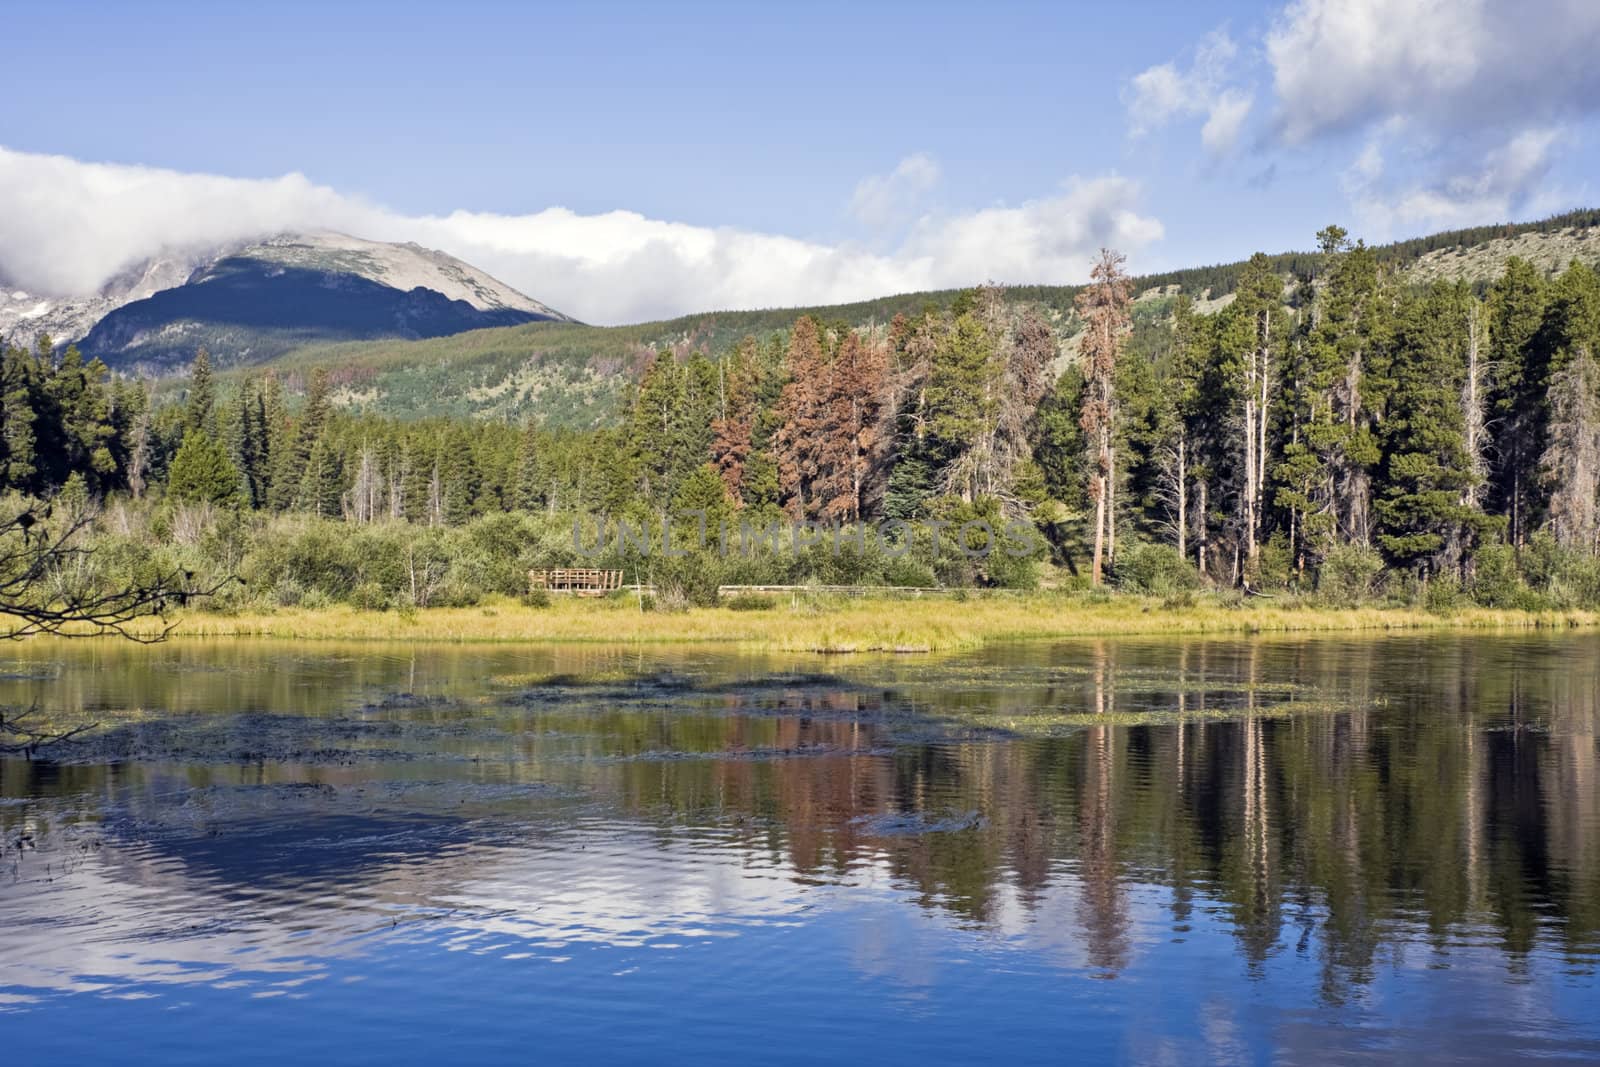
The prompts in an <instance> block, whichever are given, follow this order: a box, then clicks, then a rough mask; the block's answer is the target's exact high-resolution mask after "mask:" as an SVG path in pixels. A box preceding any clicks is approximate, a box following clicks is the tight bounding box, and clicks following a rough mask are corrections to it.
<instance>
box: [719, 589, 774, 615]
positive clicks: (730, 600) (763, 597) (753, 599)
mask: <svg viewBox="0 0 1600 1067" xmlns="http://www.w3.org/2000/svg"><path fill="white" fill-rule="evenodd" d="M722 606H723V607H725V608H727V609H728V610H729V611H772V610H773V609H774V608H776V607H777V606H778V600H777V598H776V597H773V596H768V595H767V594H765V593H735V594H734V595H733V596H730V597H723V598H722Z"/></svg>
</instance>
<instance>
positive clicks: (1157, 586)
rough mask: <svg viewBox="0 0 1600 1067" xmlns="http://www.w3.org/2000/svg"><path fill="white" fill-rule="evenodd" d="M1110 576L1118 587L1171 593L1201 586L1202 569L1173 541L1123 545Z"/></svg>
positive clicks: (1145, 592)
mask: <svg viewBox="0 0 1600 1067" xmlns="http://www.w3.org/2000/svg"><path fill="white" fill-rule="evenodd" d="M1111 577H1112V580H1113V581H1114V582H1115V583H1116V585H1117V588H1119V589H1121V590H1123V591H1125V592H1129V593H1138V594H1141V595H1143V596H1159V597H1171V596H1176V595H1178V594H1180V593H1185V592H1193V591H1194V590H1196V589H1199V588H1200V573H1199V572H1198V571H1196V570H1195V569H1194V568H1193V567H1192V566H1190V565H1189V561H1188V560H1186V559H1184V558H1183V557H1182V556H1180V555H1178V550H1177V549H1175V548H1173V547H1171V546H1170V545H1151V544H1140V545H1133V546H1131V547H1129V548H1125V549H1123V550H1122V552H1120V553H1119V554H1118V555H1117V562H1116V566H1115V567H1114V568H1113V570H1112V575H1111Z"/></svg>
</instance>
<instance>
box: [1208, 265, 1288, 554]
mask: <svg viewBox="0 0 1600 1067" xmlns="http://www.w3.org/2000/svg"><path fill="white" fill-rule="evenodd" d="M1219 327H1220V329H1221V331H1222V333H1221V342H1222V346H1223V359H1224V360H1225V366H1224V373H1225V374H1226V375H1227V377H1228V379H1229V381H1230V383H1231V386H1232V388H1231V390H1230V391H1231V392H1232V394H1233V396H1234V397H1235V401H1234V405H1233V409H1234V425H1235V426H1236V427H1237V429H1236V432H1235V438H1236V446H1235V447H1236V448H1237V453H1236V454H1237V456H1238V470H1239V471H1240V478H1239V482H1238V489H1237V499H1238V508H1237V511H1236V518H1237V522H1238V528H1239V532H1240V535H1241V538H1242V541H1243V556H1244V560H1245V561H1246V563H1247V565H1253V564H1254V562H1255V558H1256V551H1257V548H1258V547H1259V546H1260V543H1261V539H1262V536H1263V530H1264V525H1265V519H1266V483H1267V471H1268V465H1269V462H1270V455H1269V452H1270V441H1269V429H1270V423H1269V419H1270V413H1271V411H1272V403H1273V398H1274V396H1275V395H1276V392H1277V375H1278V373H1279V367H1280V365H1281V362H1282V360H1281V351H1282V345H1283V337H1284V335H1285V333H1286V327H1285V325H1284V322H1283V280H1282V279H1281V278H1279V277H1278V276H1277V275H1276V274H1275V273H1273V271H1272V267H1271V264H1270V263H1268V261H1267V257H1266V256H1265V255H1263V254H1262V253H1260V252H1257V253H1256V254H1255V255H1253V256H1251V257H1250V262H1249V263H1248V264H1246V265H1245V269H1244V272H1243V274H1242V275H1241V277H1240V279H1239V287H1238V289H1237V290H1236V296H1235V299H1234V301H1233V303H1232V304H1230V305H1229V306H1228V308H1227V309H1226V311H1224V312H1223V317H1222V321H1221V322H1220V323H1219Z"/></svg>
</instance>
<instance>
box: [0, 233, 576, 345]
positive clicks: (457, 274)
mask: <svg viewBox="0 0 1600 1067" xmlns="http://www.w3.org/2000/svg"><path fill="white" fill-rule="evenodd" d="M6 296H7V297H8V299H6V300H4V301H0V332H3V333H7V334H9V335H11V336H12V337H13V339H18V340H20V339H23V338H19V337H18V335H19V334H24V335H25V336H26V339H27V340H31V338H32V336H33V335H35V334H37V333H40V332H48V333H49V334H50V335H51V336H52V337H53V338H54V339H55V340H57V341H58V342H61V343H66V342H70V341H77V342H78V346H79V348H80V349H82V350H83V352H84V354H85V355H87V356H97V357H99V358H100V359H103V360H104V361H105V362H106V363H107V364H109V365H111V366H112V367H114V368H116V369H119V370H124V371H128V372H132V373H144V374H156V375H160V374H163V373H167V372H170V371H172V370H175V369H177V368H179V367H182V366H184V365H187V364H188V362H189V361H190V360H192V359H193V358H194V352H195V350H196V349H197V348H199V347H200V346H202V345H204V346H205V347H206V348H208V349H210V350H211V352H212V354H213V355H214V356H215V357H216V360H217V362H218V364H219V365H221V366H232V365H241V364H256V363H261V362H263V361H266V360H270V359H272V358H273V357H275V356H278V355H281V354H283V353H284V352H287V351H290V350H292V349H295V348H299V347H303V346H305V345H307V344H314V343H319V342H329V341H349V340H372V339H378V338H402V339H411V340H415V339H420V338H427V337H442V336H446V335H449V334H455V333H460V332H462V331H466V330H476V329H483V328H486V327H495V326H514V325H518V324H521V323H527V322H540V321H562V322H565V321H570V320H569V319H568V318H567V316H565V315H562V314H561V313H560V312H557V311H555V310H553V309H551V308H549V307H547V306H546V305H544V304H542V303H540V302H539V301H537V300H533V299H532V298H530V297H527V296H525V295H523V294H522V293H519V292H517V291H516V290H515V289H513V288H511V287H510V286H508V285H506V284H505V283H504V282H501V281H499V280H497V279H495V278H492V277H490V276H489V275H488V274H485V273H484V272H483V271H480V270H478V269H477V268H476V267H473V266H471V265H470V264H467V263H463V262H462V261H460V260H458V259H455V258H453V257H451V256H448V255H445V254H444V253H442V252H436V251H433V250H431V249H426V248H423V247H421V246H419V245H416V244H409V243H408V244H384V243H381V242H377V241H366V240H362V239H360V238H356V237H350V236H347V235H344V234H336V233H314V234H282V235H279V236H277V237H273V238H271V239H269V240H266V241H261V242H259V243H254V244H245V245H241V246H235V247H232V248H225V249H221V250H209V251H206V252H200V253H191V254H187V255H186V254H182V253H166V254H164V255H163V256H161V257H158V258H156V259H152V260H149V261H147V262H146V263H143V264H140V265H139V266H137V267H135V268H132V269H130V270H128V271H125V272H123V274H122V275H119V276H118V277H117V278H114V279H112V280H111V281H110V282H108V283H107V284H106V285H105V286H104V287H102V289H101V290H100V292H99V293H97V294H94V295H93V296H91V297H87V298H83V299H79V300H72V301H59V302H51V301H48V300H41V299H37V298H34V297H32V296H30V295H29V294H27V293H26V292H24V291H21V290H16V289H13V290H11V291H10V292H9V293H7V294H6Z"/></svg>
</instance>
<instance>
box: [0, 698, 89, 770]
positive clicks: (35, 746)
mask: <svg viewBox="0 0 1600 1067" xmlns="http://www.w3.org/2000/svg"><path fill="white" fill-rule="evenodd" d="M38 713H39V705H37V704H35V705H33V706H32V707H30V708H29V709H28V710H27V711H24V712H21V713H20V714H16V715H8V714H7V713H6V712H5V711H3V710H0V755H7V756H14V755H17V754H18V753H21V754H22V755H25V756H27V757H28V758H29V759H33V757H34V755H35V754H37V753H38V751H39V749H41V748H43V747H45V746H47V745H56V744H60V743H61V742H63V741H70V740H72V739H73V738H74V737H77V736H78V735H79V734H85V733H88V732H89V731H90V730H93V729H96V728H98V727H99V725H100V724H99V723H97V722H91V723H84V724H83V725H81V726H74V727H73V728H72V729H70V730H62V731H59V732H54V733H52V732H51V731H49V730H40V729H35V728H34V727H33V726H31V725H29V724H28V721H27V720H28V719H30V718H32V717H33V716H35V715H37V714H38ZM7 738H21V740H20V741H18V740H4V739H7Z"/></svg>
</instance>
